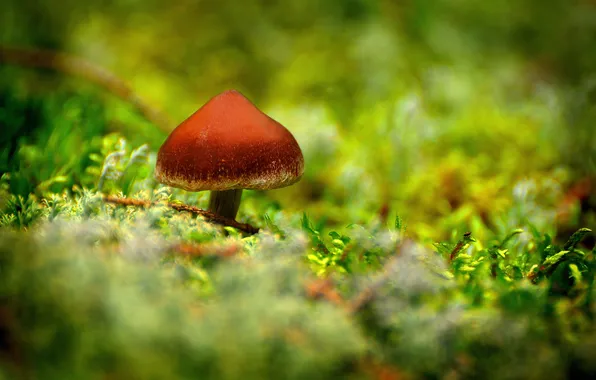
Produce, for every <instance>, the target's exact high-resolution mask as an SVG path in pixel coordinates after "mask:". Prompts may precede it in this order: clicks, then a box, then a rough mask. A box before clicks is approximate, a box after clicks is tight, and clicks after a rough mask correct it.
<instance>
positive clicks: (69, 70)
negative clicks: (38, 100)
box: [0, 46, 171, 132]
mask: <svg viewBox="0 0 596 380" xmlns="http://www.w3.org/2000/svg"><path fill="white" fill-rule="evenodd" d="M0 64H10V65H16V66H22V67H33V68H38V69H39V68H41V69H50V70H54V71H58V72H61V73H65V74H69V75H73V76H78V77H81V78H83V79H85V80H87V81H89V82H91V83H95V84H96V85H99V86H101V87H103V88H105V89H106V90H108V91H109V92H110V93H112V94H114V95H116V96H118V97H119V98H121V99H123V100H124V101H126V102H127V103H130V104H131V105H132V106H133V107H135V108H136V109H137V110H138V111H139V112H140V113H141V114H142V115H143V117H144V118H145V119H147V120H148V121H150V122H151V123H153V124H155V125H156V126H157V127H159V128H160V129H162V130H163V131H165V132H169V131H170V129H171V128H170V124H169V122H168V120H167V118H166V117H165V116H164V115H163V114H162V113H161V112H159V111H158V110H157V109H156V108H155V107H152V106H150V105H149V104H148V103H147V102H145V100H143V99H141V97H140V96H139V95H138V94H136V93H135V92H134V91H133V90H132V88H131V87H130V86H129V85H128V84H126V82H125V81H124V80H122V79H120V78H118V77H117V76H116V75H115V74H113V73H112V72H110V71H108V70H106V69H104V68H103V67H101V66H99V65H96V64H95V63H92V62H90V61H88V60H85V59H83V58H80V57H76V56H73V55H69V54H65V53H59V52H55V51H52V50H42V49H34V48H22V47H7V46H0Z"/></svg>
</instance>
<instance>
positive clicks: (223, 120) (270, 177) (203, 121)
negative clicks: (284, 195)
mask: <svg viewBox="0 0 596 380" xmlns="http://www.w3.org/2000/svg"><path fill="white" fill-rule="evenodd" d="M303 172H304V158H303V156H302V151H301V150H300V146H299V145H298V143H297V142H296V139H295V138H294V136H292V134H291V133H290V131H288V130H287V129H286V128H285V127H284V126H283V125H281V124H280V123H278V122H277V121H275V120H273V119H272V118H271V117H269V116H267V115H266V114H264V113H263V112H261V111H260V110H259V109H258V108H257V107H256V106H255V105H254V104H253V103H251V102H250V101H249V100H248V99H247V98H245V97H244V96H243V95H242V94H241V93H240V92H238V91H236V90H228V91H225V92H223V93H221V94H219V95H217V96H215V97H213V98H211V99H210V100H209V101H208V102H207V103H205V105H203V106H202V107H201V108H199V109H198V110H197V111H196V112H195V113H193V114H192V115H191V116H190V117H188V118H187V119H186V120H184V121H183V122H182V123H181V124H180V125H179V126H178V127H176V128H175V129H174V130H173V131H172V133H171V134H170V136H169V137H168V138H167V139H166V141H165V142H164V143H163V145H162V146H161V148H160V149H159V152H158V155H157V163H156V167H155V178H156V179H157V180H158V181H159V182H161V183H162V184H165V185H168V186H173V187H177V188H181V189H184V190H187V191H203V190H210V191H211V193H210V198H209V211H211V212H213V213H215V214H218V215H221V216H224V217H226V218H230V219H235V218H236V214H237V212H238V208H239V206H240V200H241V197H242V190H243V189H256V190H268V189H276V188H281V187H285V186H289V185H291V184H293V183H295V182H297V181H298V180H300V177H301V176H302V173H303Z"/></svg>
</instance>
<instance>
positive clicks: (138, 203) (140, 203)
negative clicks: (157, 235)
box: [103, 195, 259, 235]
mask: <svg viewBox="0 0 596 380" xmlns="http://www.w3.org/2000/svg"><path fill="white" fill-rule="evenodd" d="M103 200H104V202H108V203H114V204H119V205H122V206H134V207H150V206H153V205H157V204H158V203H152V202H150V201H146V200H143V199H132V198H118V197H115V196H111V195H105V196H104V197H103ZM167 206H168V207H170V208H173V209H174V210H176V211H186V212H190V213H191V214H194V215H198V216H201V217H202V218H204V219H205V220H206V221H208V222H210V223H214V224H219V225H221V226H228V227H233V228H235V229H237V230H240V231H242V232H245V233H247V234H249V235H254V234H256V233H258V232H259V229H258V228H257V227H253V226H251V225H250V224H248V223H240V222H237V221H235V220H233V219H229V218H224V217H223V216H220V215H217V214H214V213H212V212H210V211H207V210H203V209H200V208H198V207H194V206H189V205H184V204H177V203H167Z"/></svg>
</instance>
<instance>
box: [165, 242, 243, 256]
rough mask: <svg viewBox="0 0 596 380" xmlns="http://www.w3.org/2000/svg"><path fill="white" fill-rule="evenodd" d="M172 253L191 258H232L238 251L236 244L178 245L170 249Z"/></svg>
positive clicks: (238, 247)
mask: <svg viewBox="0 0 596 380" xmlns="http://www.w3.org/2000/svg"><path fill="white" fill-rule="evenodd" d="M172 251H174V252H176V253H178V254H182V255H184V256H191V257H205V256H216V257H224V258H225V257H232V256H234V255H236V254H237V253H238V252H239V251H240V246H239V245H238V244H229V245H224V246H222V245H221V244H188V243H180V244H176V245H174V246H173V247H172Z"/></svg>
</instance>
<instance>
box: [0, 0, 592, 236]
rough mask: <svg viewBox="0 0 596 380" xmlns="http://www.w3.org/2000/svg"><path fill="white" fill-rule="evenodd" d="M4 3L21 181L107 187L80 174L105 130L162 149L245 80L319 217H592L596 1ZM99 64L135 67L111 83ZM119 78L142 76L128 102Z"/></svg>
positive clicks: (0, 37) (492, 225) (291, 202)
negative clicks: (277, 131)
mask: <svg viewBox="0 0 596 380" xmlns="http://www.w3.org/2000/svg"><path fill="white" fill-rule="evenodd" d="M0 7H1V12H0V25H2V28H1V30H0V45H2V47H3V48H4V50H3V53H2V54H0V59H1V60H2V61H3V62H4V63H3V64H2V65H0V70H1V71H0V82H1V89H0V91H1V92H0V110H2V113H1V114H0V123H1V125H2V136H1V137H0V143H1V144H2V145H1V146H0V149H1V150H0V152H1V156H0V157H1V167H2V172H3V173H4V172H17V171H18V172H20V173H21V174H20V176H21V177H23V178H21V179H19V178H17V177H18V176H17V175H13V177H12V179H11V186H12V191H13V192H20V193H22V194H23V195H26V194H29V193H31V192H32V191H33V192H37V193H43V191H45V190H46V189H49V188H51V189H52V190H53V191H59V190H61V189H69V188H71V187H72V186H73V185H75V184H78V185H82V186H86V187H93V186H94V184H95V183H96V178H95V179H93V180H92V179H91V178H90V177H88V176H87V177H86V176H85V174H84V173H85V168H86V167H87V166H89V165H90V162H91V161H90V160H89V155H90V154H92V153H99V152H100V151H101V149H102V145H101V143H100V142H99V140H98V138H97V136H104V135H106V134H110V133H117V134H118V135H120V136H122V137H124V138H126V139H127V141H129V142H130V144H132V145H133V146H139V145H140V144H144V143H147V144H148V145H149V148H150V150H151V151H153V152H154V151H155V150H157V149H158V147H159V145H160V144H161V142H163V140H164V139H165V137H166V136H167V133H168V132H169V131H170V130H171V129H172V128H174V127H175V126H176V125H177V124H178V123H179V122H181V121H182V120H184V118H186V117H187V116H188V115H190V114H191V113H192V112H194V111H195V110H196V109H197V108H198V107H199V106H201V105H202V104H203V103H204V102H206V101H207V100H208V99H209V98H210V97H212V96H214V95H216V94H217V93H219V92H221V91H224V90H226V89H229V88H235V89H238V90H239V91H241V92H242V93H244V94H245V95H246V96H247V97H248V98H249V99H251V100H252V101H253V102H254V103H255V104H257V105H258V106H259V107H260V108H261V109H262V110H264V111H265V112H267V113H268V114H270V115H271V116H272V117H274V118H275V119H277V120H278V121H280V122H281V123H282V124H284V125H285V126H287V127H288V128H289V129H290V130H291V131H292V132H293V133H294V134H295V136H296V138H297V139H298V141H299V143H300V145H301V146H302V148H303V151H304V155H305V158H306V173H305V175H304V178H303V180H302V181H301V182H300V183H299V184H297V185H296V186H293V187H291V188H288V189H282V190H278V191H272V192H269V193H268V194H267V195H266V196H267V197H268V198H270V199H273V200H274V201H275V202H278V204H279V206H280V207H281V208H284V209H286V210H289V211H290V212H292V211H297V212H302V211H305V212H307V213H308V214H309V215H311V216H312V217H313V218H315V220H320V221H321V224H327V225H334V224H346V223H360V222H369V221H371V220H372V219H374V218H378V219H380V220H386V219H389V220H392V219H393V218H394V216H395V215H399V216H401V217H402V218H403V219H404V220H407V221H408V225H409V229H410V232H411V233H413V234H414V235H416V236H418V237H420V238H424V239H431V240H438V239H442V238H445V237H448V236H451V234H452V233H453V231H458V233H460V232H462V231H463V230H465V229H473V230H475V231H477V232H478V233H482V231H484V230H486V229H490V230H495V229H496V230H499V229H501V230H507V229H510V228H513V227H515V226H516V225H519V224H520V223H523V222H524V221H526V220H528V219H530V220H531V221H532V223H534V224H536V225H538V226H539V227H544V228H548V229H549V230H552V231H553V233H555V230H556V229H557V227H561V226H560V224H561V223H558V222H556V220H559V221H560V220H564V223H563V224H564V225H565V228H567V226H569V225H571V227H568V228H569V229H573V228H575V227H577V226H580V225H582V226H585V225H592V226H594V218H593V216H591V215H592V214H593V213H591V212H590V211H591V210H592V209H593V207H594V197H593V196H592V195H591V194H593V193H594V192H595V191H594V186H595V184H594V175H595V172H596V161H595V157H596V137H595V133H594V130H595V129H596V126H595V122H596V105H595V103H596V49H594V41H596V4H595V3H594V1H591V0H575V1H568V0H552V1H549V3H548V6H546V5H545V3H544V2H543V1H539V0H515V1H513V0H503V1H495V2H478V1H472V0H457V1H453V0H449V1H447V0H436V1H423V0H404V1H385V0H378V1H373V0H346V1H324V2H321V1H315V0H300V1H298V0H288V1H283V2H275V1H266V0H261V1H256V0H251V1H243V2H238V1H232V0H221V1H219V0H218V1H185V0H177V1H167V2H166V1H156V0H145V1H135V0H118V1H95V2H80V1H72V0H64V1H61V2H60V3H59V4H58V3H56V2H52V1H47V0H18V1H17V0H6V1H3V2H2V5H1V6H0ZM15 47H16V48H25V49H35V50H42V51H44V52H46V53H47V52H50V54H49V55H43V54H42V55H40V56H36V57H37V58H33V59H31V58H30V59H28V60H27V59H23V57H22V56H19V53H18V52H17V53H15V52H14V50H10V49H9V50H7V48H15ZM52 52H56V53H65V54H68V55H69V57H78V58H77V59H82V60H84V61H83V62H80V61H76V62H74V63H73V62H71V61H69V60H68V58H67V59H64V58H55V57H52V56H51V53H52ZM21 53H22V52H21ZM15 55H16V58H15ZM32 62H33V63H32ZM87 64H88V66H89V67H87V66H85V65H87ZM31 65H37V66H41V68H39V67H38V68H31V67H26V66H31ZM73 66H74V67H73ZM81 66H82V67H81ZM44 67H45V68H44ZM48 67H50V69H48ZM56 67H57V68H58V70H55V68H56ZM98 69H101V70H107V71H109V72H111V73H112V74H114V75H115V77H116V78H119V80H120V81H121V83H119V82H117V81H116V82H117V83H116V85H114V83H112V82H110V83H111V85H108V86H107V87H106V86H105V81H104V82H102V81H101V80H100V81H99V82H100V83H99V85H98V84H97V83H96V82H97V81H96V77H97V76H98V72H97V70H98ZM73 72H74V73H75V74H76V75H72V74H73ZM103 75H104V77H105V76H106V75H108V74H105V73H104V74H103ZM99 76H100V77H102V75H101V72H100V73H99ZM94 78H95V79H94ZM124 85H125V86H128V88H130V89H132V91H133V92H134V94H133V95H130V94H128V95H126V94H125V95H126V96H124V98H125V100H123V99H122V95H123V92H122V88H121V87H119V86H124ZM137 97H138V98H139V99H141V102H142V107H141V111H144V112H139V107H138V104H137V100H136V99H137ZM133 98H134V99H133ZM23 111H26V112H23ZM60 123H62V125H61V124H60ZM94 139H95V140H94ZM92 140H93V141H94V142H93V143H87V142H90V141H92ZM84 142H85V143H84ZM73 157H78V158H79V160H78V161H77V162H74V161H73ZM48 160H51V161H52V162H54V163H55V164H56V165H55V168H52V169H48V168H47V165H44V164H43V163H44V162H47V161H48ZM44 167H45V169H44ZM57 176H58V177H59V180H53V178H54V179H55V177H57ZM48 181H50V182H48ZM39 184H43V186H41V187H39ZM253 196H254V197H258V196H260V195H259V194H248V195H246V197H248V198H249V199H250V198H251V197H253ZM204 200H205V196H204V195H201V194H198V195H197V198H193V199H192V201H193V202H197V203H198V204H199V205H201V204H202V203H201V202H204ZM557 215H558V216H559V218H558V219H557ZM557 223H558V224H557Z"/></svg>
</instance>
